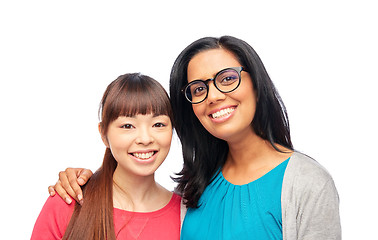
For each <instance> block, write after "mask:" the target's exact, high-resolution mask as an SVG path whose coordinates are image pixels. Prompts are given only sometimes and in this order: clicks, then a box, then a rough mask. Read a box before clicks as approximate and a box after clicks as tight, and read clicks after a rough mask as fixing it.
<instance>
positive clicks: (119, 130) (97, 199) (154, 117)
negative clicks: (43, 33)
mask: <svg viewBox="0 0 378 240" xmlns="http://www.w3.org/2000/svg"><path fill="white" fill-rule="evenodd" d="M99 113H100V121H101V122H100V123H99V126H98V128H99V132H100V134H101V138H102V141H103V142H104V144H105V146H106V151H105V156H104V160H103V163H102V166H101V167H100V168H99V169H98V170H97V171H96V172H95V174H94V175H93V176H92V177H91V179H90V180H89V181H88V183H87V184H86V185H85V187H84V189H83V193H84V195H85V202H84V203H83V204H82V205H80V204H76V205H75V204H71V205H67V204H66V203H65V202H64V201H63V200H62V199H61V198H60V197H58V196H57V197H50V198H49V199H48V200H47V201H46V203H45V205H44V207H43V209H42V211H41V213H40V215H39V217H38V219H37V221H36V223H35V226H34V230H33V233H32V237H31V239H38V240H40V239H48V240H51V239H80V240H93V239H103V240H105V239H106V240H115V239H175V240H177V239H179V234H180V203H181V197H180V196H178V195H177V194H174V193H172V192H170V191H168V190H167V189H165V188H163V187H162V186H160V185H159V184H158V183H157V182H155V179H154V173H155V171H156V169H157V168H158V167H159V166H160V165H161V164H162V162H163V161H164V160H165V158H166V156H167V154H168V152H169V149H170V145H171V139H172V128H173V126H172V122H173V121H172V119H173V116H172V109H171V105H170V102H169V98H168V95H167V93H166V92H165V90H164V88H163V87H162V86H161V85H160V84H159V83H158V82H157V81H155V80H154V79H152V78H150V77H148V76H144V75H140V74H125V75H122V76H120V77H118V78H117V79H116V80H115V81H113V82H112V83H111V84H110V85H109V86H108V87H107V89H106V91H105V93H104V95H103V98H102V101H101V105H100V111H99Z"/></svg>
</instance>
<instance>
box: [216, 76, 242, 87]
mask: <svg viewBox="0 0 378 240" xmlns="http://www.w3.org/2000/svg"><path fill="white" fill-rule="evenodd" d="M238 79H239V76H236V75H226V76H224V77H223V78H222V79H221V80H220V84H222V85H230V84H233V83H234V82H236V81H237V80H238Z"/></svg>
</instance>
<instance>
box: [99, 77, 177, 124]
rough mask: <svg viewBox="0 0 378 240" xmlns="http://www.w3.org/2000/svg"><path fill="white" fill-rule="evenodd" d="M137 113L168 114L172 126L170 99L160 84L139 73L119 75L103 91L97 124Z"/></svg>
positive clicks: (107, 122)
mask: <svg viewBox="0 0 378 240" xmlns="http://www.w3.org/2000/svg"><path fill="white" fill-rule="evenodd" d="M137 114H142V115H145V114H153V115H154V116H158V115H167V116H168V117H169V118H170V119H171V122H172V123H173V113H172V108H171V104H170V100H169V97H168V94H167V92H166V91H165V90H164V88H163V87H162V86H161V85H160V83H158V82H157V81H156V80H154V79H153V78H151V77H148V76H145V75H141V74H140V73H131V74H125V75H121V76H120V77H118V78H117V79H116V80H114V81H113V82H112V83H111V84H110V85H109V86H108V88H107V90H106V91H105V94H104V96H103V99H102V101H101V107H100V116H101V119H100V121H101V122H103V124H104V125H105V126H107V125H108V124H109V123H111V122H112V121H114V120H116V119H117V118H118V117H119V116H126V117H133V116H135V115H137Z"/></svg>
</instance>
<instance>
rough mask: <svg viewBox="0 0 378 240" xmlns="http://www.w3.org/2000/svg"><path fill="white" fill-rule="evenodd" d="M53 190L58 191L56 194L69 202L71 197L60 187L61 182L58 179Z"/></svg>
mask: <svg viewBox="0 0 378 240" xmlns="http://www.w3.org/2000/svg"><path fill="white" fill-rule="evenodd" d="M54 188H55V191H56V192H57V193H58V195H59V196H60V197H61V198H62V199H63V200H64V201H65V202H66V203H67V204H71V203H72V199H71V197H70V196H69V195H68V194H67V192H66V190H65V189H64V188H63V187H62V184H61V183H60V181H59V180H58V182H57V183H56V184H55V186H54Z"/></svg>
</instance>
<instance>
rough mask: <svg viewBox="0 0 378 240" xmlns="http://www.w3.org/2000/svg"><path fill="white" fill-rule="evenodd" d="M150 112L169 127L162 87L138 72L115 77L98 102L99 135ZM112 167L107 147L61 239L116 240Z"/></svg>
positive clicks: (166, 101) (114, 163) (171, 117)
mask: <svg viewBox="0 0 378 240" xmlns="http://www.w3.org/2000/svg"><path fill="white" fill-rule="evenodd" d="M150 113H153V114H155V115H167V116H169V118H170V119H171V122H172V126H173V115H172V109H171V105H170V102H169V97H168V94H167V92H166V91H165V90H164V88H163V87H162V86H161V85H160V84H159V83H158V82H157V81H156V80H154V79H152V78H150V77H148V76H145V75H141V74H139V73H131V74H125V75H122V76H119V77H118V78H117V79H116V80H114V81H113V82H112V83H110V84H109V86H108V87H107V88H106V90H105V93H104V95H103V97H102V100H101V105H100V110H99V117H100V121H101V122H100V124H101V131H102V132H101V134H102V135H103V136H106V134H107V131H108V127H109V124H110V123H111V122H113V121H114V120H116V119H117V118H118V117H119V116H134V115H136V114H150ZM116 167H117V161H116V160H115V159H114V157H113V155H112V153H111V151H110V149H109V148H107V149H106V151H105V156H104V160H103V163H102V166H101V167H100V168H99V169H98V170H97V171H96V172H95V173H94V175H93V176H92V177H91V178H90V179H89V181H88V183H87V184H86V185H85V187H84V189H83V195H84V196H85V201H84V203H83V205H79V204H76V205H75V210H74V212H73V214H72V217H71V220H70V222H69V225H68V227H67V229H66V232H65V234H64V236H63V239H75V240H76V239H80V240H93V239H96V240H97V239H98V240H100V239H101V240H115V239H116V235H117V233H115V230H114V223H113V173H114V170H115V169H116Z"/></svg>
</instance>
